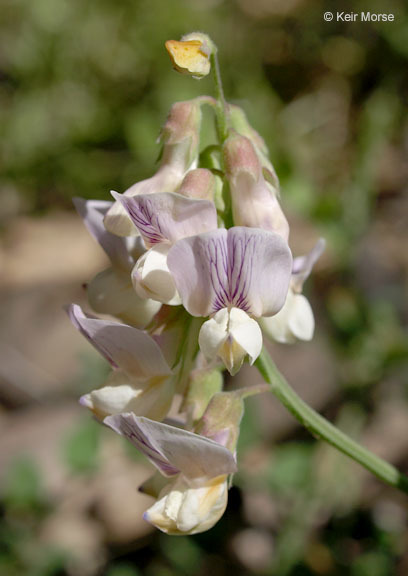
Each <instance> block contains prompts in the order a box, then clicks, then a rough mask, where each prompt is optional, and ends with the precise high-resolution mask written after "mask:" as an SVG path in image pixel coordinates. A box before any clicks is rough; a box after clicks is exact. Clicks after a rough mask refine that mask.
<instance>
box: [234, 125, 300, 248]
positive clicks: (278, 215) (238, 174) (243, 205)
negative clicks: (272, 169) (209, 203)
mask: <svg viewBox="0 0 408 576" xmlns="http://www.w3.org/2000/svg"><path fill="white" fill-rule="evenodd" d="M224 161H225V166H226V175H227V179H228V182H229V185H230V191H231V202H232V213H233V218H234V223H235V225H237V226H248V227H254V228H263V229H265V230H271V231H273V232H277V233H278V234H280V235H281V236H282V237H283V238H284V239H285V240H287V239H288V236H289V225H288V222H287V220H286V218H285V215H284V214H283V212H282V209H281V207H280V205H279V201H278V198H277V193H276V189H275V188H274V187H273V186H272V185H271V184H270V183H269V182H267V181H266V180H265V178H264V176H263V172H262V165H261V162H260V160H259V158H258V155H257V153H256V150H255V147H254V145H253V144H252V142H251V140H249V138H246V137H244V136H241V135H239V134H233V135H232V136H230V137H229V138H228V139H227V141H226V143H225V145H224Z"/></svg>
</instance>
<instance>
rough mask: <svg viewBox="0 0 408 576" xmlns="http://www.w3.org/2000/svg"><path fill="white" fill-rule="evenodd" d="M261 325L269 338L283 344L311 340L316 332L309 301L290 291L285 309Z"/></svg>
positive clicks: (264, 320) (266, 319) (261, 321)
mask: <svg viewBox="0 0 408 576" xmlns="http://www.w3.org/2000/svg"><path fill="white" fill-rule="evenodd" d="M260 324H261V327H262V330H263V331H264V332H265V334H266V335H267V336H268V338H270V339H272V340H275V341H276V342H281V343H283V344H294V343H295V342H296V340H305V341H308V340H311V339H312V337H313V332H314V317H313V311H312V309H311V306H310V304H309V301H308V300H307V299H306V298H305V297H304V296H303V295H302V294H295V293H294V292H293V290H289V292H288V296H287V299H286V302H285V305H284V306H283V308H282V309H281V310H280V311H279V312H278V313H277V314H275V316H271V317H270V318H262V319H261V320H260Z"/></svg>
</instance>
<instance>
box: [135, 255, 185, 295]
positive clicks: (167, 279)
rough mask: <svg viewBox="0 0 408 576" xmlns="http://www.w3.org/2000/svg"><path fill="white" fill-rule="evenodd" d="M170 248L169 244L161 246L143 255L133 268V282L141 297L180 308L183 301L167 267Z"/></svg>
mask: <svg viewBox="0 0 408 576" xmlns="http://www.w3.org/2000/svg"><path fill="white" fill-rule="evenodd" d="M169 248H170V246H169V245H167V244H159V245H157V246H154V247H153V248H150V250H148V251H147V252H146V253H145V254H143V256H141V257H140V258H139V260H138V261H137V262H136V265H135V267H134V268H133V271H132V281H133V285H134V287H135V290H136V292H137V294H138V295H139V296H140V297H142V298H152V299H153V300H157V301H159V302H163V303H164V304H169V305H171V306H178V305H180V304H181V299H180V296H179V294H178V292H177V289H176V285H175V283H174V280H173V276H172V275H171V273H170V271H169V268H168V266H167V255H168V251H169Z"/></svg>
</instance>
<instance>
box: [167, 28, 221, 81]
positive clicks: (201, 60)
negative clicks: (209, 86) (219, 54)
mask: <svg viewBox="0 0 408 576" xmlns="http://www.w3.org/2000/svg"><path fill="white" fill-rule="evenodd" d="M166 50H167V52H168V53H169V56H170V59H171V62H172V64H173V67H174V69H175V70H177V72H180V73H181V74H189V75H191V76H193V77H194V78H202V77H203V76H207V75H208V74H209V73H210V70H211V63H210V56H211V54H212V52H213V51H214V50H215V46H214V44H213V42H212V41H211V40H210V38H209V37H208V36H207V35H206V34H203V33H202V32H192V33H191V34H186V35H185V36H183V37H182V38H181V40H167V42H166Z"/></svg>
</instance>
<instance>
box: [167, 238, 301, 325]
mask: <svg viewBox="0 0 408 576" xmlns="http://www.w3.org/2000/svg"><path fill="white" fill-rule="evenodd" d="M167 264H168V267H169V269H170V272H171V273H172V275H173V278H174V281H175V284H176V287H177V290H178V292H179V294H180V296H181V299H182V301H183V305H184V307H185V308H186V309H187V310H188V312H190V314H192V315H193V316H208V315H209V314H213V313H215V312H217V311H218V310H221V309H223V308H231V307H236V308H239V309H241V310H243V311H244V312H247V313H248V314H250V315H253V316H255V317H260V316H271V315H273V314H276V312H278V310H280V308H282V306H283V304H284V302H285V298H286V294H287V291H288V286H289V280H290V276H291V270H292V256H291V252H290V250H289V247H288V245H287V242H286V241H285V240H284V239H283V238H282V237H281V236H280V235H279V234H277V233H275V232H269V231H266V230H259V229H253V228H244V227H234V228H230V229H229V230H228V231H227V230H223V229H219V230H216V231H214V232H209V233H206V234H200V235H198V236H194V237H191V238H185V239H183V240H179V241H178V242H177V243H176V244H175V246H173V247H172V248H171V250H170V252H169V255H168V257H167Z"/></svg>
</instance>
